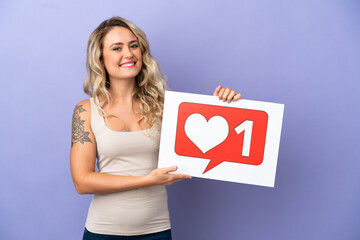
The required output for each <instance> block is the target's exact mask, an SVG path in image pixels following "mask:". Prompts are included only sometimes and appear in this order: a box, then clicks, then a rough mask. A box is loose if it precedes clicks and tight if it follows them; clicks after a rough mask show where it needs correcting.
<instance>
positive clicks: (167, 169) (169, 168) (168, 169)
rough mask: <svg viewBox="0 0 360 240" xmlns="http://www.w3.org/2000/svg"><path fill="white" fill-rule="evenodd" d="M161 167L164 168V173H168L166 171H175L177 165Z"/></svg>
mask: <svg viewBox="0 0 360 240" xmlns="http://www.w3.org/2000/svg"><path fill="white" fill-rule="evenodd" d="M163 169H164V171H165V172H166V173H168V172H175V171H176V170H177V169H178V167H177V166H175V165H174V166H171V167H166V168H163Z"/></svg>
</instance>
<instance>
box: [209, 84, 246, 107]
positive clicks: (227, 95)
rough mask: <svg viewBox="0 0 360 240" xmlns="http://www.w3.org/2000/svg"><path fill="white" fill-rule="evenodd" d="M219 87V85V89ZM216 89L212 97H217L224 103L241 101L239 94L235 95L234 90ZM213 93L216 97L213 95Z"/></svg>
mask: <svg viewBox="0 0 360 240" xmlns="http://www.w3.org/2000/svg"><path fill="white" fill-rule="evenodd" d="M220 86H221V85H219V87H220ZM219 87H217V88H216V89H215V92H214V96H217V97H218V98H219V99H220V100H223V101H224V102H225V101H227V102H229V103H230V102H231V101H236V100H239V99H241V94H240V93H237V92H236V91H235V90H234V89H231V88H228V87H224V88H223V87H222V86H221V88H219ZM215 93H216V94H217V95H215Z"/></svg>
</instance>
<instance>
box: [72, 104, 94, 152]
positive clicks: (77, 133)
mask: <svg viewBox="0 0 360 240" xmlns="http://www.w3.org/2000/svg"><path fill="white" fill-rule="evenodd" d="M85 111H86V110H85V109H84V108H83V107H82V105H78V106H76V107H75V109H74V115H73V119H72V138H71V146H73V145H74V143H77V142H81V143H82V144H84V143H85V142H91V140H90V138H89V134H90V132H85V127H84V122H85V120H81V118H80V113H82V112H85Z"/></svg>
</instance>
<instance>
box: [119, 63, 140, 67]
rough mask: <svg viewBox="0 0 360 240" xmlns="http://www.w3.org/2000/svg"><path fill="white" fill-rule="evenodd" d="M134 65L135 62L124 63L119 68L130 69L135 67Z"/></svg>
mask: <svg viewBox="0 0 360 240" xmlns="http://www.w3.org/2000/svg"><path fill="white" fill-rule="evenodd" d="M135 64H136V62H125V63H122V64H120V65H119V66H120V67H125V68H130V67H133V66H135Z"/></svg>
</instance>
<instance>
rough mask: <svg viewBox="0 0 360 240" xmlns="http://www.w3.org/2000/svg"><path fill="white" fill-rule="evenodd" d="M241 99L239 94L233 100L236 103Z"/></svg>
mask: <svg viewBox="0 0 360 240" xmlns="http://www.w3.org/2000/svg"><path fill="white" fill-rule="evenodd" d="M241 98H242V96H241V94H240V93H238V94H236V95H235V97H234V98H233V100H234V101H236V100H239V99H241Z"/></svg>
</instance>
